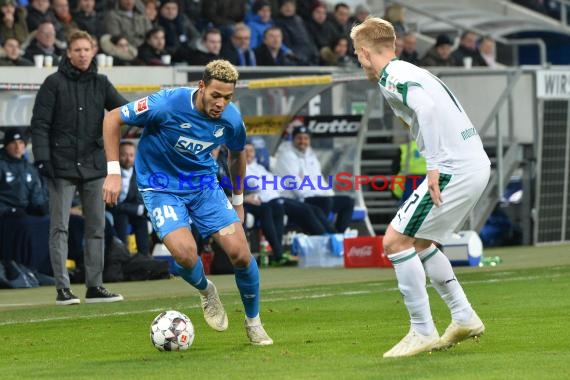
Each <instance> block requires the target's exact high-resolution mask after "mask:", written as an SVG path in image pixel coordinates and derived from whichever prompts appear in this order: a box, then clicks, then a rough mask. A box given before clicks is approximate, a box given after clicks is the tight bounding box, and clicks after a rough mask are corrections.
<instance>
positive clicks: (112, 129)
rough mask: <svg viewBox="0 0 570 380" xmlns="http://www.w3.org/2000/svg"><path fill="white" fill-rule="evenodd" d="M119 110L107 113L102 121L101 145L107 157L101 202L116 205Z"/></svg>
mask: <svg viewBox="0 0 570 380" xmlns="http://www.w3.org/2000/svg"><path fill="white" fill-rule="evenodd" d="M120 127H121V116H120V108H115V109H114V110H112V111H110V112H108V113H107V114H106V115H105V118H104V119H103V143H104V145H105V156H106V157H107V177H106V178H105V182H104V183H103V200H104V201H105V203H107V204H110V205H115V204H117V199H118V198H119V194H120V192H121V166H120V165H119V142H120V139H121V130H120Z"/></svg>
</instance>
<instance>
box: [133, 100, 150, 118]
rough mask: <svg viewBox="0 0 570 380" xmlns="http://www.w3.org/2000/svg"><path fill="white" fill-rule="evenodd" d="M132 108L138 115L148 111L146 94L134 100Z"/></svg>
mask: <svg viewBox="0 0 570 380" xmlns="http://www.w3.org/2000/svg"><path fill="white" fill-rule="evenodd" d="M134 109H135V114H136V115H140V114H141V113H144V112H146V111H148V96H146V97H144V98H142V99H139V100H137V101H136V102H135V107H134Z"/></svg>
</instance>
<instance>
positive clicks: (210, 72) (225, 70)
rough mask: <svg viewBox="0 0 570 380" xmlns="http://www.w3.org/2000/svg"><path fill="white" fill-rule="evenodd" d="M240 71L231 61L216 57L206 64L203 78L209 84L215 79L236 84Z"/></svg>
mask: <svg viewBox="0 0 570 380" xmlns="http://www.w3.org/2000/svg"><path fill="white" fill-rule="evenodd" d="M238 77H239V73H238V71H237V70H236V68H235V67H234V65H232V64H231V63H230V62H229V61H226V60H225V59H216V60H214V61H211V62H210V63H208V64H207V65H206V69H205V70H204V75H203V76H202V80H203V81H204V83H205V84H206V85H208V84H209V83H210V82H211V81H212V80H213V79H215V80H218V81H220V82H225V83H233V84H236V82H237V80H238Z"/></svg>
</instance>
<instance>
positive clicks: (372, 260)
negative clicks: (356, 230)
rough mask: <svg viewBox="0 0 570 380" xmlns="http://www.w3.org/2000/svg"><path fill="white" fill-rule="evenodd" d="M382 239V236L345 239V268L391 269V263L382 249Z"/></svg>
mask: <svg viewBox="0 0 570 380" xmlns="http://www.w3.org/2000/svg"><path fill="white" fill-rule="evenodd" d="M383 238H384V236H360V237H356V238H345V239H344V266H345V268H368V267H383V268H391V267H392V263H391V262H390V260H389V259H388V256H386V254H385V253H384V249H383V248H382V239H383Z"/></svg>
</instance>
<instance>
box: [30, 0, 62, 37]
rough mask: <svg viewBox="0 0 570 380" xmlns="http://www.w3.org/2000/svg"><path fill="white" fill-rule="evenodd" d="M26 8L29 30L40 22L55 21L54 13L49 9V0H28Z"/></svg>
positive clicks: (34, 28)
mask: <svg viewBox="0 0 570 380" xmlns="http://www.w3.org/2000/svg"><path fill="white" fill-rule="evenodd" d="M27 10H28V14H27V16H26V23H27V24H28V31H30V32H33V31H34V30H36V29H38V27H39V26H40V24H42V23H44V22H46V21H49V22H52V23H53V22H55V15H54V14H53V11H52V10H51V9H50V4H49V0H30V2H29V3H28V8H27Z"/></svg>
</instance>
